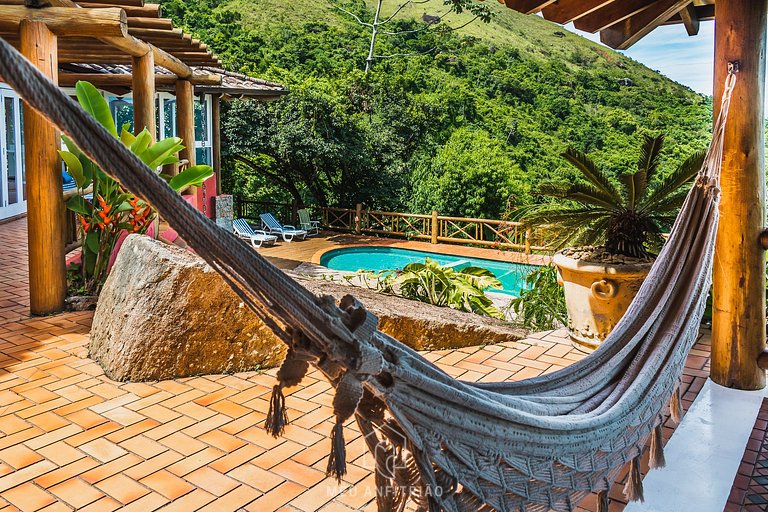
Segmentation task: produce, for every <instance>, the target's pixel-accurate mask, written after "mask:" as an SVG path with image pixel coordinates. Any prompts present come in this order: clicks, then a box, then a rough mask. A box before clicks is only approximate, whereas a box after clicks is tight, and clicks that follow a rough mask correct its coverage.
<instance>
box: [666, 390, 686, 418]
mask: <svg viewBox="0 0 768 512" xmlns="http://www.w3.org/2000/svg"><path fill="white" fill-rule="evenodd" d="M680 393H681V392H680V385H679V384H678V385H677V386H676V387H675V392H674V393H672V399H671V400H670V401H669V414H670V417H671V418H672V421H674V422H675V423H678V424H679V423H680V422H681V421H682V420H683V402H682V399H681V396H680Z"/></svg>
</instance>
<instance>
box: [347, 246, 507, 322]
mask: <svg viewBox="0 0 768 512" xmlns="http://www.w3.org/2000/svg"><path fill="white" fill-rule="evenodd" d="M360 275H361V276H362V277H363V281H364V282H368V281H370V280H371V279H372V280H373V281H374V282H375V288H376V289H377V290H379V291H383V292H385V293H392V294H395V295H399V296H401V297H405V298H406V299H412V300H418V301H419V302H426V303H427V304H432V305H433V306H441V307H450V308H453V309H458V310H460V311H466V312H468V313H476V314H478V315H482V316H490V317H495V318H504V314H503V313H502V312H501V311H499V310H498V309H497V308H496V307H495V306H494V305H493V301H492V300H491V299H490V298H488V297H487V296H486V295H485V292H486V290H489V289H499V288H501V282H500V281H499V280H498V279H496V276H495V275H494V274H493V272H491V271H490V270H487V269H484V268H480V267H464V268H462V269H460V270H455V269H453V268H451V267H446V266H441V265H440V264H438V263H437V262H436V261H434V260H431V259H430V258H427V259H426V260H425V261H424V263H410V264H408V265H406V266H405V267H403V269H402V270H384V271H381V272H377V273H373V274H372V273H370V272H364V273H363V274H360Z"/></svg>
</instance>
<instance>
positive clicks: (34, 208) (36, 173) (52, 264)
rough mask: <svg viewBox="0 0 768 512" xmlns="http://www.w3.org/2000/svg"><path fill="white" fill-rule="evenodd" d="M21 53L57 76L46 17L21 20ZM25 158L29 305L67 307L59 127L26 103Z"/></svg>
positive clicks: (39, 310)
mask: <svg viewBox="0 0 768 512" xmlns="http://www.w3.org/2000/svg"><path fill="white" fill-rule="evenodd" d="M19 31H20V35H21V53H23V54H24V56H25V57H26V58H27V59H29V60H30V61H31V62H32V64H34V65H35V66H36V67H37V68H38V69H39V70H40V71H42V72H43V73H44V74H45V75H46V76H48V77H49V78H50V79H51V80H52V81H53V82H54V83H57V81H58V55H57V51H56V49H57V47H56V36H55V35H54V34H53V33H52V32H51V31H50V30H48V27H46V25H45V23H41V22H37V21H28V20H23V21H22V22H21V25H20V27H19ZM24 140H25V141H26V144H25V147H24V161H25V166H26V173H27V211H28V213H27V239H28V241H29V249H28V257H29V306H30V311H31V312H32V314H33V315H44V314H49V313H55V312H57V311H61V310H62V309H64V299H65V298H66V294H67V277H66V268H65V266H64V237H63V230H62V226H64V223H65V217H64V196H63V193H62V187H61V162H60V160H59V154H58V152H57V150H58V149H59V147H60V146H61V142H60V138H59V131H58V130H57V129H56V127H55V126H54V125H52V124H51V123H50V122H48V120H47V119H45V118H44V117H43V116H42V115H40V114H38V113H37V112H36V111H35V110H33V109H31V108H29V106H28V105H27V104H26V103H25V104H24Z"/></svg>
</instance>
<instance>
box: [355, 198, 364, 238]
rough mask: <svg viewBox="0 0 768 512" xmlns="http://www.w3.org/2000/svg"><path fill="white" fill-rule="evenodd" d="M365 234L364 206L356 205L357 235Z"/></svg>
mask: <svg viewBox="0 0 768 512" xmlns="http://www.w3.org/2000/svg"><path fill="white" fill-rule="evenodd" d="M362 232H363V205H362V204H360V203H357V204H356V205H355V233H357V234H358V235H359V234H360V233H362Z"/></svg>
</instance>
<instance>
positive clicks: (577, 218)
mask: <svg viewBox="0 0 768 512" xmlns="http://www.w3.org/2000/svg"><path fill="white" fill-rule="evenodd" d="M663 145H664V136H663V135H659V136H657V137H651V136H648V135H646V136H645V137H644V142H643V145H642V147H641V149H640V158H639V159H638V162H637V167H636V170H635V171H634V172H629V173H626V174H622V175H621V176H620V178H619V180H613V179H612V178H611V176H610V174H609V173H607V172H606V171H604V170H602V169H600V168H599V167H598V166H597V164H595V162H594V161H592V159H590V158H589V157H588V156H587V155H585V154H584V153H582V152H580V151H578V150H576V149H573V148H569V149H568V150H567V151H566V152H565V153H563V157H564V158H565V159H566V160H567V161H568V162H569V163H571V164H572V165H573V166H574V167H575V168H576V169H578V171H579V173H580V177H581V179H580V180H579V181H577V182H575V183H572V184H554V185H549V186H545V187H543V188H542V193H544V194H545V195H548V196H551V197H554V198H556V199H558V201H557V202H553V203H549V204H545V205H543V206H538V207H535V208H533V209H531V211H528V212H527V213H526V215H525V217H524V220H525V221H526V222H527V223H530V224H536V225H540V226H543V227H545V228H546V229H547V231H548V232H549V233H550V235H551V236H552V238H551V240H552V241H553V245H554V247H555V248H562V247H565V246H567V245H598V244H603V245H604V246H605V248H606V250H607V251H608V252H609V253H611V254H621V255H625V256H630V257H636V258H641V257H647V256H648V254H649V251H654V250H657V249H658V248H659V247H660V246H661V244H662V243H663V238H662V233H663V232H664V231H665V230H667V229H669V227H670V225H671V223H672V222H673V221H674V219H675V217H676V216H677V213H678V210H679V209H680V206H682V204H683V201H684V200H685V196H686V194H687V192H688V190H687V189H688V187H686V184H688V183H689V182H690V181H691V180H692V179H693V178H694V176H696V174H697V173H698V171H699V170H700V169H701V166H702V164H703V162H704V152H697V153H694V154H693V155H691V156H690V157H688V158H687V159H685V160H684V161H683V163H681V164H680V165H679V166H678V167H677V168H676V169H675V170H674V171H672V172H670V173H664V172H662V170H661V167H660V161H661V151H662V147H663Z"/></svg>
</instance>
